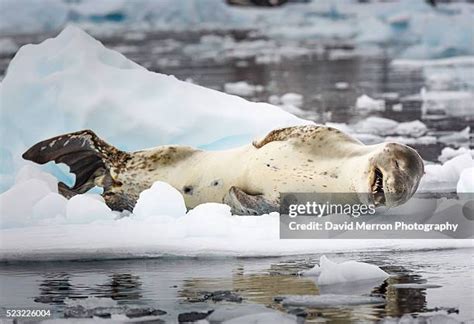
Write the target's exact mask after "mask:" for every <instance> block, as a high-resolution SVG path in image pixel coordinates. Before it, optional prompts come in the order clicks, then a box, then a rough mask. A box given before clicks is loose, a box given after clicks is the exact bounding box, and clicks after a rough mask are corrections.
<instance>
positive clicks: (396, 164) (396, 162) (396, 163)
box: [395, 160, 400, 169]
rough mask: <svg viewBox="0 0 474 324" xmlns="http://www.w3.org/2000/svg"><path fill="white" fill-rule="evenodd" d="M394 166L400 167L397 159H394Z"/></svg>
mask: <svg viewBox="0 0 474 324" xmlns="http://www.w3.org/2000/svg"><path fill="white" fill-rule="evenodd" d="M395 167H396V168H397V169H399V168H400V165H399V164H398V161H397V160H395Z"/></svg>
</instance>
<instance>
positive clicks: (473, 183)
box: [456, 166, 474, 193]
mask: <svg viewBox="0 0 474 324" xmlns="http://www.w3.org/2000/svg"><path fill="white" fill-rule="evenodd" d="M456 192H458V193H467V192H470V193H474V166H473V167H471V168H467V169H464V170H462V172H461V175H460V177H459V180H458V183H457V185H456Z"/></svg>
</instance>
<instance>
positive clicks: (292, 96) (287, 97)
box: [280, 92, 303, 107]
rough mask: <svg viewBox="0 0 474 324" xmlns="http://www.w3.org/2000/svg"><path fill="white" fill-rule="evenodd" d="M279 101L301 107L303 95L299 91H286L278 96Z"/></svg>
mask: <svg viewBox="0 0 474 324" xmlns="http://www.w3.org/2000/svg"><path fill="white" fill-rule="evenodd" d="M280 102H281V103H282V104H283V105H293V106H296V107H301V106H302V105H303V96H302V95H300V94H299V93H293V92H288V93H285V94H284V95H283V96H281V97H280Z"/></svg>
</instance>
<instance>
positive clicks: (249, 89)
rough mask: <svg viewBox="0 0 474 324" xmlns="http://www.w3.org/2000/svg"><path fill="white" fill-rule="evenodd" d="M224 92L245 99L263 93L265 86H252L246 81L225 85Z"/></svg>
mask: <svg viewBox="0 0 474 324" xmlns="http://www.w3.org/2000/svg"><path fill="white" fill-rule="evenodd" d="M224 91H225V92H227V93H230V94H235V95H239V96H243V97H251V96H253V95H255V94H256V93H259V92H262V91H263V86H261V85H252V84H249V83H247V82H245V81H239V82H234V83H226V84H224Z"/></svg>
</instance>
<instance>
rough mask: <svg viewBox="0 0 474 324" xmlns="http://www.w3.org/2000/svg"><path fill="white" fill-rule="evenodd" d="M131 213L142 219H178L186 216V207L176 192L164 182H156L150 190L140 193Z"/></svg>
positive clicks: (179, 194)
mask: <svg viewBox="0 0 474 324" xmlns="http://www.w3.org/2000/svg"><path fill="white" fill-rule="evenodd" d="M133 213H134V214H135V216H137V217H142V218H146V217H153V216H160V215H168V216H171V217H180V216H184V214H186V205H185V204H184V199H183V196H182V195H181V193H180V192H179V191H178V190H176V189H175V188H173V187H172V186H170V185H169V184H167V183H165V182H160V181H157V182H155V183H154V184H153V185H152V186H151V188H149V189H147V190H144V191H142V192H141V193H140V197H139V198H138V201H137V204H136V205H135V208H133Z"/></svg>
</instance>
